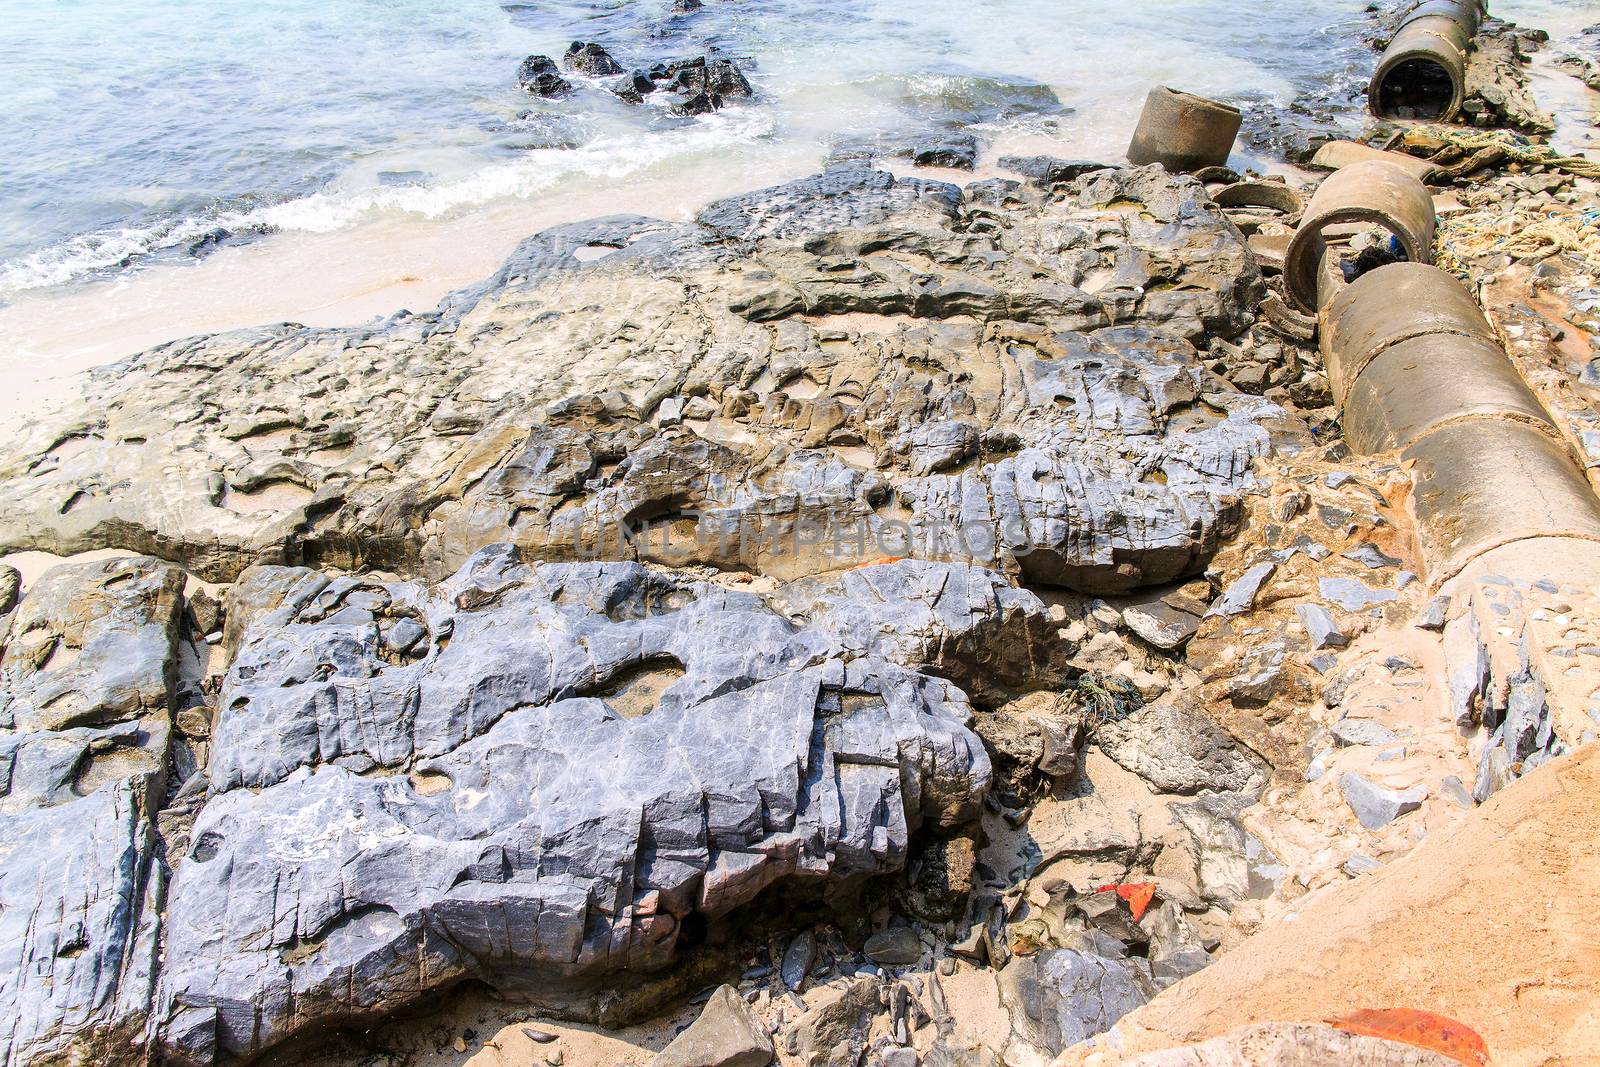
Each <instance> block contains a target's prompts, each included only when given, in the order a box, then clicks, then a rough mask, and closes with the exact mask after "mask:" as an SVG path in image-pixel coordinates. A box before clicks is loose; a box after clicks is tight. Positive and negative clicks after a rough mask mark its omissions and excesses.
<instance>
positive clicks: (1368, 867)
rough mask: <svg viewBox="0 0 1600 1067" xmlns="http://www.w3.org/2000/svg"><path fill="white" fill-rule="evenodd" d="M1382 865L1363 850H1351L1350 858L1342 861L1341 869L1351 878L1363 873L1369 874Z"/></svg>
mask: <svg viewBox="0 0 1600 1067" xmlns="http://www.w3.org/2000/svg"><path fill="white" fill-rule="evenodd" d="M1382 866H1383V864H1382V863H1379V862H1378V861H1377V860H1375V859H1373V858H1372V857H1371V856H1369V855H1367V854H1366V853H1365V852H1352V853H1351V854H1350V858H1349V859H1347V860H1345V861H1344V868H1343V869H1344V873H1345V874H1347V875H1349V876H1350V877H1351V878H1357V877H1360V876H1361V875H1363V874H1371V873H1372V872H1373V871H1375V870H1377V869H1378V868H1379V867H1382Z"/></svg>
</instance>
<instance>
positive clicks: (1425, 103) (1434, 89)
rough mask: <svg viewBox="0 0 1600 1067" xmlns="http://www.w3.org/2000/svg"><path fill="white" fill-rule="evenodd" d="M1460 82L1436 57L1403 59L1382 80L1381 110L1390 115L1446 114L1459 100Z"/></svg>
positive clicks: (1420, 116)
mask: <svg viewBox="0 0 1600 1067" xmlns="http://www.w3.org/2000/svg"><path fill="white" fill-rule="evenodd" d="M1455 98H1456V84H1455V80H1454V79H1453V78H1452V77H1451V76H1450V71H1449V70H1448V69H1446V68H1445V66H1444V65H1443V64H1441V63H1439V62H1438V61H1436V60H1433V59H1429V58H1427V57H1425V56H1413V57H1412V58H1410V59H1405V60H1401V61H1400V62H1399V63H1396V64H1395V65H1394V67H1393V68H1391V69H1390V70H1389V71H1387V72H1386V73H1385V74H1384V75H1383V78H1382V80H1381V81H1380V82H1379V83H1378V101H1377V105H1378V106H1377V111H1378V114H1379V115H1380V116H1382V117H1384V118H1389V119H1428V120H1435V121H1436V120H1439V119H1443V118H1445V117H1446V116H1447V115H1448V114H1449V112H1450V107H1451V105H1452V104H1454V103H1455Z"/></svg>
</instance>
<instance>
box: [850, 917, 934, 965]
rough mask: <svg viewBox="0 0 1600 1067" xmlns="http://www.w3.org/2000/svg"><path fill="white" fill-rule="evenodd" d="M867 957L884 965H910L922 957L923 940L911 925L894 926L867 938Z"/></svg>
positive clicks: (864, 949)
mask: <svg viewBox="0 0 1600 1067" xmlns="http://www.w3.org/2000/svg"><path fill="white" fill-rule="evenodd" d="M862 951H863V952H865V953H866V954H867V958H868V959H870V960H872V962H873V963H876V964H879V965H881V966H884V967H908V966H910V965H911V964H913V963H916V962H917V961H918V960H919V959H921V958H922V941H921V940H920V939H919V938H918V937H917V932H916V931H915V930H913V929H912V928H911V927H909V926H893V927H890V928H889V929H887V930H881V931H879V932H878V933H875V934H873V935H872V936H871V937H869V938H867V943H866V945H865V946H863V947H862Z"/></svg>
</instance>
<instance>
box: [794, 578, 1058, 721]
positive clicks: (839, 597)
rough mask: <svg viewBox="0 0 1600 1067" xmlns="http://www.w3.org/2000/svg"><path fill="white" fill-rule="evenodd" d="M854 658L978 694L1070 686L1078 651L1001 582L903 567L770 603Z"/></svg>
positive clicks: (800, 587)
mask: <svg viewBox="0 0 1600 1067" xmlns="http://www.w3.org/2000/svg"><path fill="white" fill-rule="evenodd" d="M773 600H774V602H775V603H776V604H777V605H778V606H779V607H781V608H782V609H783V610H784V611H785V613H787V614H788V615H789V616H790V617H791V618H795V619H807V620H809V621H810V623H811V625H812V626H813V627H815V628H817V629H821V630H825V631H827V632H828V633H829V634H830V635H832V636H833V638H834V640H836V641H837V642H838V644H839V645H840V646H841V647H843V648H845V649H847V650H849V651H850V652H851V653H852V654H858V655H871V656H877V657H880V658H882V659H887V660H889V661H891V662H894V663H898V664H900V665H901V666H903V667H909V668H912V669H914V670H921V669H927V670H929V671H931V672H933V673H935V674H938V675H940V676H941V677H945V678H949V679H950V680H951V681H953V682H955V683H956V684H957V685H960V686H961V687H962V688H964V689H966V690H967V692H968V693H970V694H973V695H974V696H990V695H992V694H997V693H1001V692H1004V691H1005V690H1008V689H1010V690H1015V689H1031V688H1035V687H1040V686H1043V687H1050V686H1053V685H1063V684H1065V683H1066V681H1067V680H1068V679H1069V678H1070V677H1071V675H1072V673H1073V672H1072V671H1071V667H1070V664H1069V662H1068V661H1069V659H1070V657H1071V655H1072V653H1073V651H1074V648H1073V647H1072V645H1071V644H1070V643H1068V642H1067V641H1066V640H1064V639H1063V638H1062V637H1061V636H1060V634H1059V632H1058V628H1057V626H1056V624H1055V623H1053V622H1051V620H1050V615H1049V612H1048V610H1047V609H1046V607H1045V605H1044V603H1043V602H1042V601H1041V600H1040V599H1039V598H1038V597H1037V596H1035V595H1034V594H1033V593H1031V592H1029V591H1027V590H1025V589H1018V588H1017V587H1015V586H1014V585H1012V584H1011V583H1010V582H1008V581H1006V579H1005V577H1004V576H1003V575H1000V574H998V573H996V572H994V571H991V570H987V569H985V568H981V567H974V566H971V565H970V564H962V563H940V562H933V561H927V560H914V559H908V560H900V561H897V562H894V563H886V564H880V565H878V566H872V567H863V568H859V569H856V570H850V571H846V572H844V573H842V574H837V575H829V576H827V577H824V578H817V579H805V580H801V581H797V582H791V583H789V584H788V585H786V586H785V587H784V588H783V589H781V590H779V591H778V593H777V594H776V595H775V596H774V598H773Z"/></svg>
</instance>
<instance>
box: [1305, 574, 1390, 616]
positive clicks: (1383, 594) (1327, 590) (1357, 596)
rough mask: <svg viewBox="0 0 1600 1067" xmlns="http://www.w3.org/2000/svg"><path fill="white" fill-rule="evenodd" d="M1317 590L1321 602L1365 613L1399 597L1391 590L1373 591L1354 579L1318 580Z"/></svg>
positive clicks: (1368, 586)
mask: <svg viewBox="0 0 1600 1067" xmlns="http://www.w3.org/2000/svg"><path fill="white" fill-rule="evenodd" d="M1317 589H1318V591H1319V592H1320V593H1321V595H1322V599H1323V600H1326V601H1328V603H1330V604H1333V605H1335V606H1337V607H1339V608H1343V609H1344V610H1345V611H1365V610H1366V609H1367V608H1370V607H1372V606H1374V605H1376V604H1387V603H1389V602H1391V601H1393V600H1394V599H1396V597H1398V596H1399V594H1398V593H1396V592H1395V591H1394V590H1393V589H1374V588H1372V587H1371V586H1370V585H1367V584H1366V583H1364V582H1360V581H1357V580H1356V579H1354V578H1319V579H1318V580H1317Z"/></svg>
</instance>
